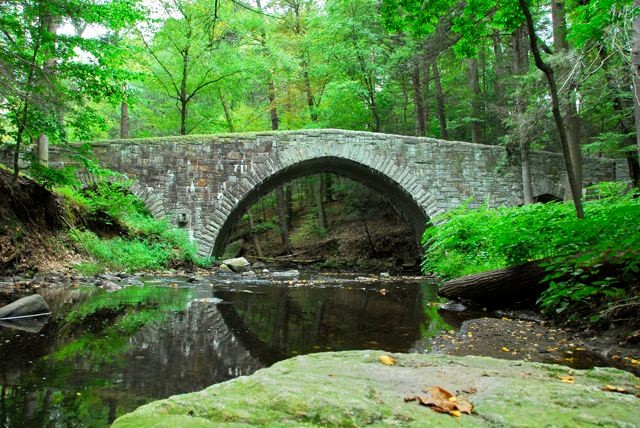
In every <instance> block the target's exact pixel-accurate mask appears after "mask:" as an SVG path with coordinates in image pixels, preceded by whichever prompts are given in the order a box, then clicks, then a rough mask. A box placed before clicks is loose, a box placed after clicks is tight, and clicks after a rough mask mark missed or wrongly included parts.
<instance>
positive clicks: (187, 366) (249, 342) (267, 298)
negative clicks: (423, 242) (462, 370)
mask: <svg viewBox="0 0 640 428" xmlns="http://www.w3.org/2000/svg"><path fill="white" fill-rule="evenodd" d="M142 280H143V282H144V283H145V286H144V287H139V286H138V287H136V286H132V287H127V288H124V289H121V290H118V291H115V292H112V293H108V292H106V291H104V290H102V289H101V288H98V287H95V286H91V287H88V286H82V285H78V286H74V287H62V286H58V287H55V286H54V287H48V288H42V289H40V290H39V293H40V294H42V295H43V296H44V297H45V299H46V300H47V302H48V303H49V306H50V308H51V311H52V315H51V317H49V318H48V319H44V320H43V319H38V320H34V322H33V323H32V324H28V323H26V324H25V323H23V324H20V325H16V326H14V327H18V328H8V327H0V356H1V357H0V384H1V391H0V427H18V426H40V427H44V426H65V427H69V426H107V425H108V424H110V423H111V422H112V421H113V420H114V419H115V418H116V417H117V416H120V415H122V414H124V413H127V412H129V411H132V410H134V409H135V408H136V407H138V406H140V405H142V404H145V403H147V402H150V401H153V400H156V399H160V398H165V397H168V396H171V395H175V394H180V393H186V392H191V391H196V390H199V389H202V388H204V387H206V386H209V385H211V384H215V383H219V382H223V381H226V380H229V379H232V378H235V377H238V376H243V375H250V374H252V373H253V372H255V371H256V370H258V369H260V368H263V367H267V366H269V365H271V364H273V363H274V362H276V361H279V360H282V359H286V358H289V357H292V356H295V355H299V354H307V353H313V352H323V351H342V350H356V349H384V350H386V351H390V352H417V351H423V350H424V346H425V345H424V343H425V338H426V337H429V336H433V335H434V334H436V333H437V332H439V331H441V330H442V329H445V328H447V326H446V325H445V324H444V323H443V321H442V320H441V319H440V318H439V317H438V316H437V311H433V310H431V308H430V307H428V305H427V303H428V302H432V301H435V300H436V294H435V290H436V289H435V285H434V284H432V283H429V282H425V281H424V280H417V279H412V280H410V279H394V280H384V281H382V280H379V279H378V280H374V279H372V278H356V277H355V276H335V275H332V276H323V275H313V276H306V277H300V278H298V279H296V280H295V281H293V280H287V281H275V280H271V279H260V278H256V279H244V278H242V279H240V278H239V277H238V276H228V277H225V276H212V277H210V278H202V279H200V280H198V281H196V282H193V278H191V279H189V278H185V277H149V278H142ZM15 297H18V296H13V298H15ZM425 305H427V306H425ZM425 309H426V311H425Z"/></svg>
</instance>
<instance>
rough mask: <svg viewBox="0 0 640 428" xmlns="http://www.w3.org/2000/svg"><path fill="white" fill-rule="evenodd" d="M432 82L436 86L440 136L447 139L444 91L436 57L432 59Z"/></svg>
mask: <svg viewBox="0 0 640 428" xmlns="http://www.w3.org/2000/svg"><path fill="white" fill-rule="evenodd" d="M433 82H434V84H435V87H436V114H437V115H438V122H439V123H440V138H442V139H443V140H448V139H449V132H448V131H447V118H446V116H445V109H444V93H443V92H442V84H441V82H440V72H439V71H438V59H437V58H436V59H434V60H433Z"/></svg>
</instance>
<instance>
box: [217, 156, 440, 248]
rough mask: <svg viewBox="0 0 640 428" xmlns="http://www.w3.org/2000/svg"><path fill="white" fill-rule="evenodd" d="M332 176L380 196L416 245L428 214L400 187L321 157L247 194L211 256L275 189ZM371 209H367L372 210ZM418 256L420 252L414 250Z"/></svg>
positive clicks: (347, 163) (375, 174) (348, 163)
mask: <svg viewBox="0 0 640 428" xmlns="http://www.w3.org/2000/svg"><path fill="white" fill-rule="evenodd" d="M323 173H327V174H335V175H337V176H340V177H345V178H346V179H349V180H353V181H355V182H357V183H361V184H363V185H365V186H366V187H368V188H369V189H371V190H373V191H375V192H377V193H379V194H381V195H383V196H384V198H385V199H386V200H387V201H388V203H389V205H390V206H392V207H393V208H394V210H395V211H396V212H397V213H398V214H399V216H400V217H401V218H402V219H403V220H404V222H406V223H407V224H408V225H409V228H410V230H411V233H412V234H413V238H414V239H415V242H416V243H417V242H419V239H420V236H421V234H422V232H423V231H424V228H425V226H426V224H427V221H428V220H429V218H428V215H427V213H426V212H425V211H424V209H423V208H422V207H421V206H420V205H419V203H418V202H417V201H416V200H415V199H414V198H413V197H412V195H410V194H409V193H408V192H407V191H406V190H405V189H403V187H402V186H401V185H400V184H398V183H397V182H396V181H394V180H393V179H391V178H389V177H388V176H386V175H385V174H382V173H380V172H378V171H376V170H374V169H372V168H370V167H368V166H366V165H364V164H361V163H358V162H355V161H352V160H349V159H344V158H338V157H332V156H330V157H321V158H314V159H311V160H307V161H302V162H299V163H297V164H294V165H291V166H289V167H287V168H284V169H282V170H280V171H278V172H276V173H274V174H273V175H271V176H269V177H268V178H267V179H265V180H264V181H262V182H261V183H259V184H258V185H256V186H255V187H254V188H252V189H251V190H250V191H248V192H247V193H246V194H245V195H244V196H243V197H242V199H241V200H240V201H238V203H237V204H236V205H235V207H233V209H232V210H231V212H230V213H229V215H228V216H227V219H226V221H225V222H224V224H223V225H222V227H221V228H220V230H219V232H218V235H217V238H216V241H215V244H214V247H213V251H212V254H213V255H215V256H218V257H219V256H220V255H221V254H222V252H223V250H224V245H225V243H226V241H227V239H228V238H229V236H230V234H231V232H232V230H233V227H234V226H235V225H236V224H237V223H238V222H239V220H240V219H241V217H242V216H243V215H244V213H245V212H246V211H247V209H249V208H250V207H251V206H252V205H254V204H255V203H256V202H257V201H258V200H259V199H260V198H261V197H263V196H264V195H267V194H268V193H269V192H271V191H273V190H274V189H276V188H278V187H280V186H283V185H285V184H287V183H289V182H291V181H293V180H296V179H300V178H302V177H306V176H312V175H317V174H323ZM376 208H377V207H376V206H372V207H370V208H369V209H371V210H375V209H376ZM416 257H419V251H416Z"/></svg>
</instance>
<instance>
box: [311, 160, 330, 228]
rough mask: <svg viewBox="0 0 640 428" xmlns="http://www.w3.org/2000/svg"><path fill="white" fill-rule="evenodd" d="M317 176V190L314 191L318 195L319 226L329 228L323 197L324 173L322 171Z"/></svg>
mask: <svg viewBox="0 0 640 428" xmlns="http://www.w3.org/2000/svg"><path fill="white" fill-rule="evenodd" d="M316 178H317V180H316V191H315V192H314V193H315V197H316V209H317V210H318V227H320V228H322V229H324V230H327V217H326V215H325V212H324V201H323V198H322V189H323V187H324V186H323V182H324V174H322V173H320V174H318V176H317V177H316Z"/></svg>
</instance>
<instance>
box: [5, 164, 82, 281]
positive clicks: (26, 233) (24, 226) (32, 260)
mask: <svg viewBox="0 0 640 428" xmlns="http://www.w3.org/2000/svg"><path fill="white" fill-rule="evenodd" d="M65 227H66V225H65V217H64V207H63V206H62V204H61V203H60V201H59V200H58V198H57V197H56V196H55V195H54V194H53V193H52V192H50V191H49V190H47V189H45V188H44V187H42V186H40V185H39V184H37V183H35V182H33V181H32V180H29V179H27V178H24V177H17V179H14V177H13V175H12V174H11V173H10V172H8V171H6V170H4V169H0V275H12V274H23V273H29V272H34V271H52V270H57V271H60V270H67V269H68V266H69V265H70V264H71V262H72V261H73V260H74V259H76V258H78V257H79V256H78V255H77V254H76V253H75V250H74V249H73V248H72V247H68V248H67V246H65V244H64V242H65V241H66V235H65V234H63V233H62V231H63V229H64V228H65ZM60 238H62V239H60Z"/></svg>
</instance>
